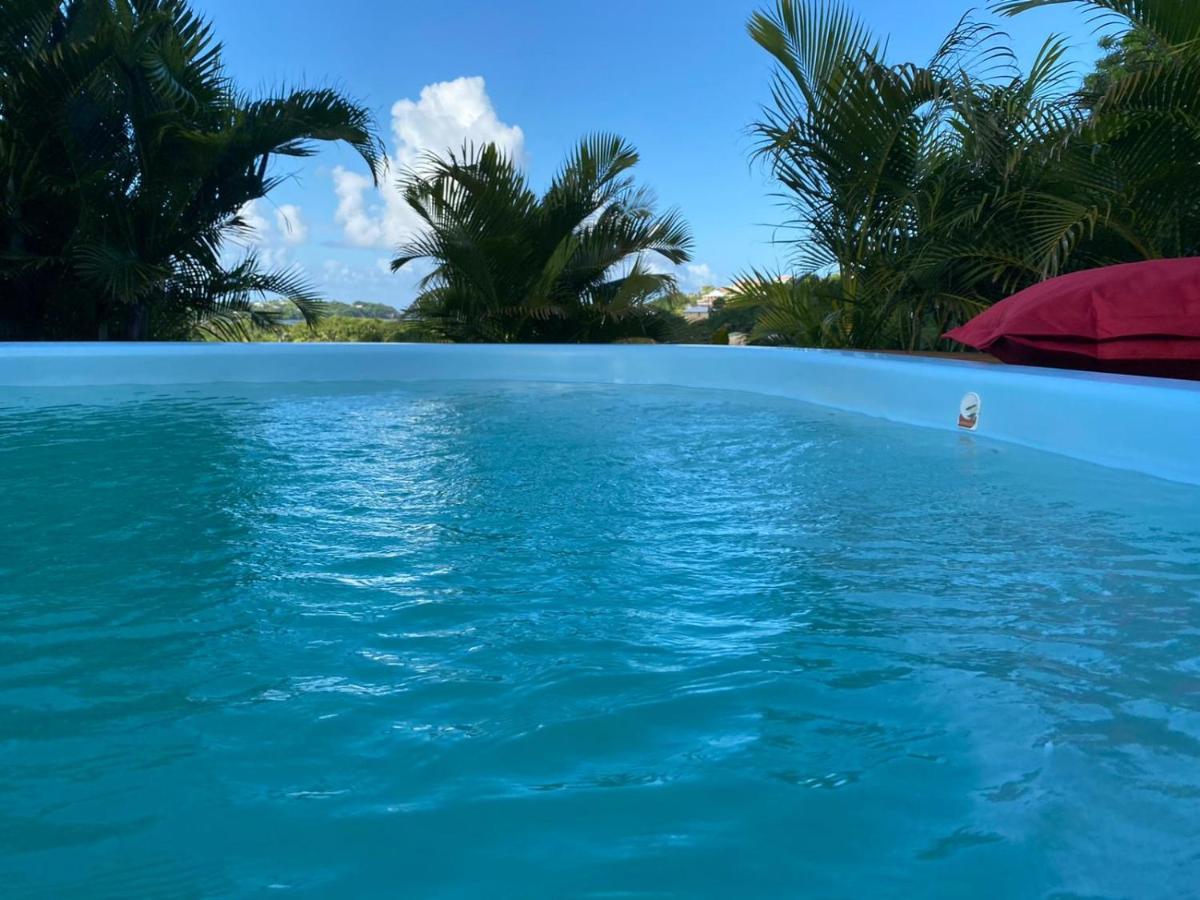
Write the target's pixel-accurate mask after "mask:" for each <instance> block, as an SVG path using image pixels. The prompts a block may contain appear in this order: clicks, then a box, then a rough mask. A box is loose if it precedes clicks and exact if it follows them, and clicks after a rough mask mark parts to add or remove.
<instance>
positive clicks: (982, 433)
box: [0, 343, 1200, 484]
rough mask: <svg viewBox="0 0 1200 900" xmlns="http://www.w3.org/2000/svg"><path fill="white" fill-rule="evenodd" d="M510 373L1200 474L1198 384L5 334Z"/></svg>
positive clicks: (110, 353) (111, 359)
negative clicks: (967, 399) (961, 419)
mask: <svg viewBox="0 0 1200 900" xmlns="http://www.w3.org/2000/svg"><path fill="white" fill-rule="evenodd" d="M419 380H437V381H443V380H508V381H548V382H580V383H598V384H646V385H656V384H657V385H673V386H679V387H689V388H701V389H722V390H737V391H749V392H752V393H757V394H768V395H772V396H777V397H789V398H793V399H796V400H803V401H806V402H809V403H815V404H818V405H821V406H827V407H832V408H835V409H842V410H849V411H852V412H858V413H863V414H865V415H869V416H876V417H878V418H882V419H888V420H891V421H894V422H903V423H906V424H909V425H919V426H923V427H927V428H937V429H940V430H943V431H960V430H962V429H960V428H959V425H958V412H959V404H960V401H961V400H962V398H963V396H964V394H966V393H968V392H973V393H976V394H978V395H979V398H980V401H981V411H980V416H979V421H978V425H977V427H976V429H975V430H974V431H973V432H966V431H963V433H964V434H967V433H970V434H971V435H972V437H973V438H977V439H982V440H999V441H1006V442H1009V443H1013V444H1020V445H1022V446H1026V447H1033V448H1037V449H1040V450H1047V451H1050V452H1054V453H1059V454H1063V455H1065V456H1070V457H1074V458H1077V459H1081V460H1086V461H1088V462H1092V463H1098V464H1100V465H1106V466H1112V467H1116V468H1121V469H1131V470H1134V471H1138V472H1143V473H1146V474H1148V475H1154V476H1157V477H1160V478H1167V479H1171V480H1173V481H1181V482H1187V483H1190V484H1200V383H1196V382H1187V381H1176V380H1171V379H1157V378H1132V377H1126V376H1118V375H1103V374H1094V373H1081V372H1066V371H1061V370H1056V369H1034V368H1027V367H1022V366H1003V365H990V364H987V363H977V362H966V361H962V362H960V361H954V360H942V359H923V358H914V357H897V356H895V355H891V354H880V353H857V352H841V351H831V350H798V349H783V348H779V349H776V348H762V347H717V346H711V347H710V346H638V345H483V344H473V345H450V344H202V343H192V344H154V343H147V344H128V343H113V344H48V343H47V344H0V402H2V399H3V391H5V390H6V389H12V388H18V387H52V386H53V387H67V386H73V387H78V386H87V385H124V384H129V385H169V384H215V383H274V382H306V381H308V382H333V381H419Z"/></svg>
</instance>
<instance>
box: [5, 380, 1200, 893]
mask: <svg viewBox="0 0 1200 900" xmlns="http://www.w3.org/2000/svg"><path fill="white" fill-rule="evenodd" d="M211 391H212V389H209V392H208V393H206V392H205V391H204V390H202V389H198V388H177V389H161V388H158V389H145V388H143V389H137V390H135V389H105V390H99V389H97V390H92V391H87V392H81V391H67V390H63V391H50V390H46V391H33V390H26V391H23V392H17V391H10V392H9V395H8V396H6V397H5V398H4V400H3V401H0V403H2V404H3V406H2V408H0V488H2V490H0V884H2V885H3V886H4V888H3V893H4V894H5V896H8V897H24V896H54V897H63V896H89V897H91V896H112V897H118V896H189V897H190V896H197V897H198V896H258V895H261V894H266V893H270V894H283V895H293V896H337V897H350V896H354V897H372V896H393V897H394V896H409V897H478V896H489V897H656V898H658V897H704V896H743V897H751V896H753V897H794V896H800V895H805V896H837V897H863V896H873V897H885V896H894V897H924V896H930V897H934V896H939V897H948V896H989V897H1030V896H1074V897H1084V896H1086V897H1126V896H1137V897H1171V896H1181V895H1183V894H1186V893H1189V892H1191V891H1193V890H1195V889H1196V886H1197V885H1198V884H1200V849H1198V848H1200V489H1198V488H1194V487H1187V486H1183V485H1177V484H1171V483H1168V482H1162V481H1156V480H1153V479H1149V478H1145V477H1141V476H1135V475H1131V474H1128V473H1122V472H1117V471H1113V470H1107V469H1102V468H1098V467H1092V466H1088V465H1084V464H1081V463H1077V462H1073V461H1071V460H1068V459H1063V458H1058V457H1054V456H1050V455H1046V454H1040V453H1036V452H1033V451H1028V450H1022V449H1020V448H1015V447H1009V446H1005V445H1002V444H994V443H990V442H988V441H986V440H983V439H980V438H977V437H972V436H968V435H960V434H955V433H948V432H947V433H942V432H936V431H929V430H921V429H915V428H907V427H903V426H898V425H894V424H889V423H885V422H881V421H877V420H871V419H867V418H864V417H859V416H853V415H849V414H843V413H837V412H833V411H829V410H825V409H820V408H817V407H812V406H806V405H804V404H799V403H795V402H790V401H782V400H773V399H769V398H764V397H754V396H749V395H743V394H735V393H721V392H700V391H690V390H676V389H665V388H632V387H599V386H578V385H577V386H561V385H559V386H556V385H529V384H526V385H519V384H500V383H487V384H475V385H448V384H424V385H408V386H398V385H391V386H388V385H363V384H360V385H340V386H323V387H322V386H291V387H287V386H274V387H259V388H250V387H246V388H228V389H224V390H222V391H220V392H217V393H212V392H211Z"/></svg>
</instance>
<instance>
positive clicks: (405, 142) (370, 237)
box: [333, 77, 525, 249]
mask: <svg viewBox="0 0 1200 900" xmlns="http://www.w3.org/2000/svg"><path fill="white" fill-rule="evenodd" d="M392 137H393V146H392V147H391V149H390V150H389V152H388V159H387V162H388V168H387V169H386V170H385V171H383V172H382V173H381V178H380V182H381V184H380V187H379V189H378V190H375V189H374V187H373V186H372V184H371V179H370V178H368V177H367V176H365V175H361V174H359V173H357V172H352V171H350V170H348V169H345V168H343V167H341V166H338V167H337V168H336V169H334V172H333V189H334V193H335V194H336V195H337V199H338V205H337V213H336V216H335V218H336V219H337V222H338V224H340V225H341V226H342V231H343V234H344V235H345V239H346V241H347V243H349V244H352V245H354V246H358V247H377V248H387V249H392V248H394V247H395V246H396V245H397V244H399V243H401V242H402V241H404V240H405V239H407V238H408V237H409V236H410V235H411V234H412V233H413V232H414V230H415V229H416V228H417V227H418V224H419V220H418V219H417V216H416V214H415V213H414V212H413V211H412V210H411V209H409V207H408V204H406V203H405V202H404V198H403V196H401V194H400V191H399V189H398V188H397V187H396V180H397V178H398V176H399V175H400V174H401V172H403V170H404V169H406V168H409V167H411V166H415V165H418V164H419V163H420V161H421V157H422V156H423V155H425V154H426V153H439V154H440V153H444V152H445V151H446V150H457V149H459V148H461V147H462V145H463V144H464V143H473V144H476V145H479V144H486V143H495V144H497V145H498V146H500V147H501V148H502V149H504V150H505V151H506V152H508V153H510V154H512V155H513V156H515V157H517V158H518V159H519V158H521V157H522V156H523V155H524V149H525V135H524V133H523V132H522V131H521V129H520V128H519V127H517V126H516V125H506V124H505V123H504V122H502V121H500V118H499V116H497V114H496V109H495V107H494V106H492V100H491V98H490V97H489V96H488V93H487V85H486V84H485V83H484V80H483V79H482V78H479V77H475V78H456V79H454V80H453V81H442V82H438V83H436V84H430V85H427V86H425V87H424V88H422V89H421V95H420V97H419V98H418V99H417V100H409V99H404V100H397V101H396V103H394V104H393V105H392Z"/></svg>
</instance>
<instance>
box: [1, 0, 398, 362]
mask: <svg viewBox="0 0 1200 900" xmlns="http://www.w3.org/2000/svg"><path fill="white" fill-rule="evenodd" d="M320 141H343V142H345V143H347V144H348V145H350V146H351V147H353V148H354V149H355V150H356V151H357V152H358V153H359V155H361V157H362V158H363V159H364V160H365V162H366V163H367V165H368V166H369V167H370V168H371V171H372V172H375V171H376V165H377V163H378V162H379V149H378V142H377V139H376V138H375V136H374V132H373V128H372V124H371V120H370V116H369V115H368V113H367V111H366V110H365V109H364V108H363V107H361V106H359V105H357V104H355V103H353V102H351V101H350V100H348V99H346V98H345V97H343V96H342V95H340V94H339V93H337V92H335V91H332V90H325V89H317V90H297V91H292V92H289V93H285V94H281V95H279V96H269V97H262V98H253V97H249V96H247V95H245V94H243V93H241V92H240V91H239V90H238V89H237V88H236V87H235V86H234V85H233V84H232V83H231V81H230V80H229V78H228V77H227V75H226V74H225V70H224V68H223V66H222V62H221V46H220V44H219V43H217V42H216V41H215V40H214V38H213V35H212V32H211V30H210V28H209V26H208V24H207V23H206V22H205V21H204V20H202V19H201V18H199V17H198V16H197V15H196V14H195V13H193V12H192V11H191V9H190V8H189V7H188V5H187V3H186V2H185V0H0V337H5V338H20V339H25V338H58V339H84V340H88V339H92V340H94V339H97V338H101V339H103V338H131V339H140V338H147V337H160V338H163V337H167V338H178V337H187V336H190V335H191V334H193V333H195V332H196V331H197V330H201V331H208V332H209V333H215V334H223V335H230V334H238V333H241V332H243V331H244V328H245V327H246V326H247V324H257V325H265V324H270V323H271V322H272V321H273V317H272V316H271V315H270V314H269V313H268V312H263V311H259V310H256V309H255V307H254V305H253V303H252V300H254V299H255V298H258V297H261V296H264V295H281V296H283V297H286V298H288V299H290V300H291V301H292V302H293V303H294V304H295V305H296V307H298V308H299V310H300V312H301V313H302V315H304V316H305V318H309V319H311V318H314V317H315V316H316V315H317V314H318V313H319V304H318V298H317V296H316V295H315V294H314V292H313V290H312V289H311V287H310V286H309V285H308V284H307V283H306V282H305V281H304V279H303V278H301V277H299V276H298V275H297V274H296V273H295V272H291V271H268V270H265V269H264V268H263V267H262V266H261V265H260V263H259V260H258V259H257V258H256V257H255V255H254V254H252V253H250V254H247V255H245V256H244V257H242V258H240V259H235V260H233V261H232V262H230V261H228V260H226V259H225V258H224V253H226V252H228V250H227V246H226V244H227V241H226V239H227V238H230V237H235V238H236V237H237V236H238V235H239V234H240V233H244V232H245V231H246V223H245V222H244V221H243V220H242V219H241V218H240V217H239V210H241V209H242V207H243V206H244V204H246V203H248V202H249V201H252V200H255V199H258V198H261V197H264V196H265V195H266V194H267V193H268V192H269V191H270V190H271V189H272V188H273V187H274V186H275V184H276V183H277V181H278V175H277V174H276V173H275V171H274V168H273V166H272V163H273V162H274V161H275V160H276V159H278V158H280V157H303V156H307V155H309V154H311V153H312V152H313V150H314V143H315V142H320Z"/></svg>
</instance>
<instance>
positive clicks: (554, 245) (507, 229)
mask: <svg viewBox="0 0 1200 900" xmlns="http://www.w3.org/2000/svg"><path fill="white" fill-rule="evenodd" d="M637 161H638V154H637V151H636V150H634V148H633V147H632V146H631V145H630V144H628V143H627V142H625V141H624V140H622V139H620V138H618V137H616V136H614V135H608V134H598V135H593V136H591V137H588V138H585V139H584V140H583V141H581V142H580V144H579V145H578V147H576V148H575V150H574V151H573V152H572V153H571V154H570V155H569V157H568V158H567V160H566V162H565V163H564V164H563V165H562V167H561V169H560V170H559V172H558V174H557V175H556V176H555V178H554V180H553V181H552V182H551V184H550V186H549V188H548V189H547V190H546V191H545V192H544V193H542V194H541V195H540V196H539V195H538V194H536V193H535V192H534V191H533V190H532V189H531V188H530V186H529V183H528V181H527V179H526V176H525V174H524V172H522V171H521V168H520V167H519V165H518V164H517V162H516V161H515V160H514V159H512V158H511V157H510V156H508V155H506V154H505V153H504V152H503V151H502V150H500V149H499V148H498V147H496V146H495V145H493V144H488V145H485V146H483V147H478V148H476V147H471V146H467V147H464V148H463V149H462V151H461V152H458V153H451V154H448V155H447V156H445V157H444V158H439V157H436V156H430V157H428V158H427V159H426V160H425V163H424V165H422V166H420V167H419V168H417V169H415V170H412V171H408V172H406V173H405V174H404V175H403V177H402V180H401V187H402V189H403V191H404V196H405V199H406V200H407V202H408V204H409V206H411V207H412V209H413V210H415V212H416V213H417V215H418V216H419V217H420V219H421V222H422V225H423V229H422V231H421V232H420V233H419V234H418V235H416V236H415V237H414V238H413V239H412V240H411V241H409V242H408V243H407V244H406V245H404V246H403V247H401V248H400V250H399V254H398V256H397V257H396V259H395V260H394V261H393V263H392V268H393V269H394V270H395V269H400V268H403V267H405V266H409V265H412V264H414V263H416V262H417V261H419V260H420V261H425V262H426V263H427V264H430V265H431V266H432V270H431V271H430V272H429V274H427V275H426V276H425V277H424V278H423V279H422V281H421V283H420V294H419V296H418V297H417V299H416V301H415V302H414V303H413V305H412V307H411V308H410V314H411V316H412V317H413V318H415V319H416V320H418V321H421V322H423V323H425V324H426V325H428V326H429V327H432V328H434V329H436V330H437V331H438V332H439V333H440V334H442V335H443V336H445V337H446V338H449V339H452V340H459V341H500V342H510V341H522V342H539V341H564V342H589V341H611V340H617V339H622V338H631V337H650V338H655V339H662V338H665V337H667V336H668V335H669V333H670V331H671V328H672V326H673V324H674V317H673V316H671V315H670V314H669V313H666V312H664V311H663V310H662V309H660V308H658V307H656V306H654V305H652V301H653V300H655V298H657V297H659V296H661V295H662V294H663V293H664V292H667V291H670V290H671V289H672V288H673V286H674V279H673V278H672V276H671V275H669V274H664V272H663V269H665V268H668V267H669V266H670V265H674V264H678V263H682V262H685V261H687V260H688V259H689V258H690V248H691V235H690V233H689V231H688V228H687V226H686V225H685V224H684V222H683V220H682V219H681V218H680V216H679V214H678V213H677V212H675V211H673V210H672V211H667V212H665V213H658V212H656V210H655V203H654V198H653V196H652V195H651V194H650V193H649V192H648V191H646V190H644V189H642V188H639V187H638V186H637V185H636V184H635V183H634V181H633V179H632V177H631V175H630V170H631V169H632V168H633V167H634V166H635V165H636V164H637Z"/></svg>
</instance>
